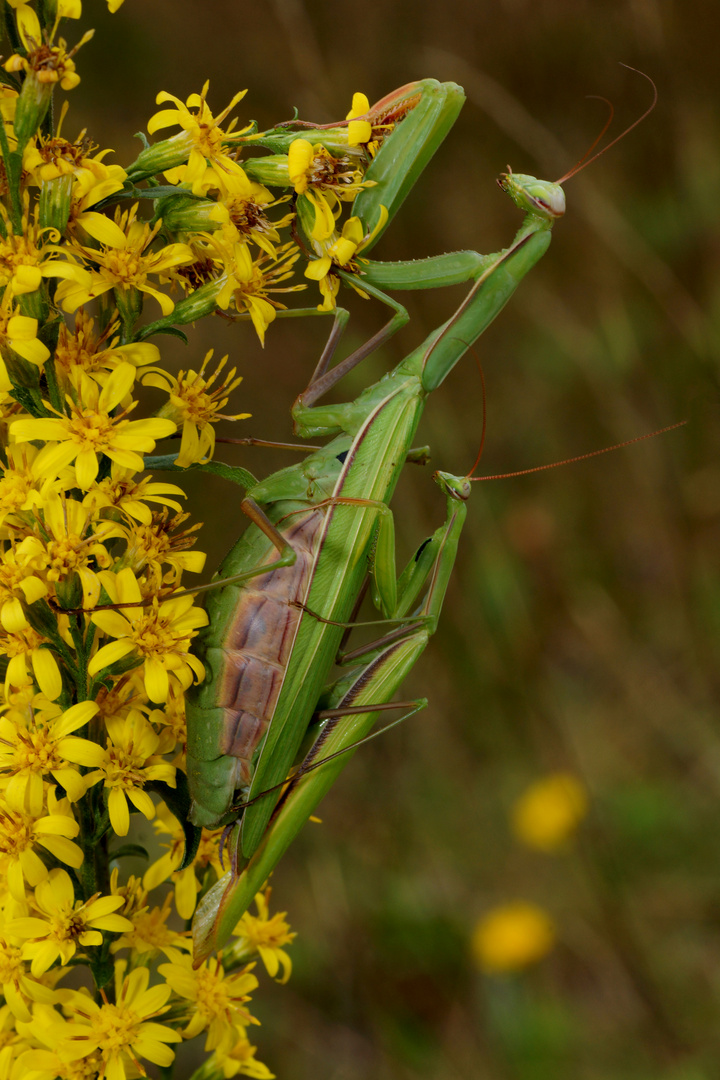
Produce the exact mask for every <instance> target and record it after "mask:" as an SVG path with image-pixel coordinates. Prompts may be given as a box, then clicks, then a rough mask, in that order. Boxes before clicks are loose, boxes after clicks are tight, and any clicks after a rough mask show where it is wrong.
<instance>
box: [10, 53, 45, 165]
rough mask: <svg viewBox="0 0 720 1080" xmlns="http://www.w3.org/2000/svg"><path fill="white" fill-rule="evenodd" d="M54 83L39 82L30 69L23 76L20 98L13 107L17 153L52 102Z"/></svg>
mask: <svg viewBox="0 0 720 1080" xmlns="http://www.w3.org/2000/svg"><path fill="white" fill-rule="evenodd" d="M54 86H55V83H53V82H40V80H39V79H38V77H37V74H36V72H35V71H33V70H32V68H31V69H30V70H29V71H28V73H27V75H26V76H25V81H24V82H23V85H22V90H21V91H20V96H19V98H18V100H17V105H16V106H15V119H14V121H13V129H14V131H15V137H16V138H17V141H18V153H20V152H22V151H23V150H24V149H25V145H26V143H27V141H28V139H30V138H31V137H32V136H33V135H34V134H35V132H36V131H37V130H38V128H39V127H40V125H41V124H42V122H43V120H44V118H45V113H46V112H47V111H48V108H49V106H50V102H51V100H52V92H53V87H54Z"/></svg>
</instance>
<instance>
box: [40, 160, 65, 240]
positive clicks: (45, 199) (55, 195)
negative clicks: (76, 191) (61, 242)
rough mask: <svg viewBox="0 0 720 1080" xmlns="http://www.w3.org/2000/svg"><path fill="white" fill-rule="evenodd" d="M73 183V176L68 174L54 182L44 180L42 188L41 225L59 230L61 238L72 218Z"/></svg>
mask: <svg viewBox="0 0 720 1080" xmlns="http://www.w3.org/2000/svg"><path fill="white" fill-rule="evenodd" d="M73 181H74V177H73V174H72V173H68V174H67V176H58V177H56V178H55V179H54V180H43V182H42V185H41V187H40V211H39V223H40V225H41V226H42V227H43V228H47V227H48V226H49V227H50V228H52V229H57V231H58V233H59V234H60V236H62V234H63V233H64V232H65V227H66V225H67V223H68V219H69V217H70V206H71V204H72V189H73Z"/></svg>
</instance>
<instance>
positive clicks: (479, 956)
mask: <svg viewBox="0 0 720 1080" xmlns="http://www.w3.org/2000/svg"><path fill="white" fill-rule="evenodd" d="M555 937H556V934H555V926H554V924H553V921H552V919H551V918H550V916H549V915H548V914H547V912H546V911H544V910H543V909H542V908H541V907H538V906H537V904H531V903H528V901H526V900H515V901H512V902H511V903H509V904H501V905H499V906H498V907H495V908H491V910H490V911H488V912H487V914H485V915H483V917H482V918H481V919H480V921H479V922H478V923H477V925H476V927H475V930H474V931H473V934H472V938H471V950H472V955H473V959H474V960H475V963H476V964H477V966H478V967H479V968H481V969H482V970H483V971H487V972H504V971H519V970H520V969H521V968H524V967H527V966H528V965H529V964H534V963H535V962H536V961H538V960H541V959H542V958H543V956H546V955H547V953H549V952H550V950H551V949H552V947H553V945H554V944H555Z"/></svg>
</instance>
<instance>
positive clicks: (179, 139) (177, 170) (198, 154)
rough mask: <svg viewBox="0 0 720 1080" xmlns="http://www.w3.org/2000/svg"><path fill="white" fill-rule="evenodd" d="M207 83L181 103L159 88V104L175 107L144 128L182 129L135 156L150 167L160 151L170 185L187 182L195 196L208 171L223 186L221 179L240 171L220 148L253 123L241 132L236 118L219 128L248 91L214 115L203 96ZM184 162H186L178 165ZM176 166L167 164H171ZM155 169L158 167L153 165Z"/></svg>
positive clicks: (204, 186)
mask: <svg viewBox="0 0 720 1080" xmlns="http://www.w3.org/2000/svg"><path fill="white" fill-rule="evenodd" d="M209 87H210V83H209V82H206V83H205V85H204V86H203V88H202V91H201V93H200V94H190V96H189V97H188V98H187V99H186V101H185V102H184V103H183V102H182V101H181V100H180V98H177V97H175V96H174V95H173V94H168V93H167V92H166V91H164V90H163V91H161V92H160V93H159V94H158V96H157V97H156V99H155V100H156V102H157V104H158V105H161V104H163V103H164V102H166V101H170V102H173V103H174V105H175V108H174V109H162V110H161V111H160V112H157V113H155V115H154V116H151V117H150V119H149V120H148V125H147V129H148V132H149V133H150V134H151V135H154V134H155V132H156V131H160V130H161V129H162V128H167V127H175V126H176V125H177V126H179V127H181V128H182V129H183V130H182V132H181V133H179V134H177V135H173V136H172V137H171V138H170V139H167V140H166V141H165V143H162V144H160V146H154V147H150V149H149V150H146V151H144V152H143V153H142V154H141V155H140V157H139V158H138V160H137V162H136V165H137V166H140V167H142V165H143V163H145V161H146V159H147V165H148V167H150V168H152V166H151V161H153V154H154V156H156V157H157V156H158V154H162V155H164V156H165V158H166V161H167V164H164V165H162V166H161V167H163V168H164V169H165V170H166V176H167V178H168V180H169V182H170V183H171V184H187V185H189V186H190V188H191V190H192V191H193V193H194V194H196V195H203V194H204V193H205V191H206V190H207V188H208V186H209V185H208V183H207V179H208V178H207V173H208V172H209V171H211V172H212V174H213V180H214V182H215V183H216V184H217V185H223V186H224V178H225V177H226V176H227V177H228V178H229V179H230V180H232V179H233V178H234V177H235V176H236V175H237V174H238V173H242V172H243V170H242V168H241V166H240V165H239V164H238V163H237V161H235V160H234V159H233V158H231V157H230V156H229V155H228V154H227V153H226V152H225V150H224V149H223V143H224V142H226V141H228V139H238V138H240V137H241V136H242V135H243V134H244V132H246V131H249V130H250V128H251V127H252V125H248V126H247V127H245V128H243V130H242V131H239V132H233V128H234V126H235V123H236V121H235V120H233V121H231V123H230V125H229V127H228V128H227V130H226V131H223V129H222V128H221V127H220V124H221V123H222V122H223V121H224V120H225V118H226V117H227V116H228V114H229V113H230V112H231V111H232V109H234V108H235V106H236V105H237V103H238V101H241V100H242V98H244V97H245V94H246V93H247V90H240V91H239V92H238V93H237V94H235V96H234V97H233V98H232V100H231V101H230V104H229V105H228V106H227V107H226V108H225V109H223V111H222V112H221V113H220V114H219V115H218V116H216V117H214V116H213V114H212V112H211V111H210V109H209V107H208V104H207V101H206V97H207V92H208V89H209ZM184 161H186V162H187V164H184V165H180V164H179V163H180V162H184ZM171 163H172V164H174V165H175V166H176V167H174V168H171V167H169V166H170V164H171ZM152 171H153V172H155V171H157V166H156V167H155V168H152Z"/></svg>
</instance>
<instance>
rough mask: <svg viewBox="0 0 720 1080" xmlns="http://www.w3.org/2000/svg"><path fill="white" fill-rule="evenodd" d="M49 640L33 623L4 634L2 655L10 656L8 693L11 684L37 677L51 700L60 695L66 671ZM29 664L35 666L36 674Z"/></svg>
mask: <svg viewBox="0 0 720 1080" xmlns="http://www.w3.org/2000/svg"><path fill="white" fill-rule="evenodd" d="M47 644H48V642H47V641H46V639H45V638H44V637H42V635H41V634H38V633H37V631H36V630H33V629H32V628H31V627H28V628H27V629H26V630H18V631H16V632H15V633H8V632H7V631H5V632H4V633H3V634H0V656H7V657H8V659H9V662H8V666H7V671H6V672H5V696H6V697H8V695H9V693H10V687H11V686H16V687H21V686H30V685H32V683H33V680H34V681H35V682H36V683H37V685H38V687H39V688H40V690H41V691H42V693H43V694H45V696H46V697H48V698H49V699H50V701H55V699H56V698H58V697H60V694H61V693H62V675H61V674H60V668H59V667H58V662H57V660H56V659H55V656H54V654H53V653H52V652H51V651H50V650H49V649H47V648H45V647H44V646H45V645H47ZM28 667H31V668H32V675H31V674H30V671H29V670H28Z"/></svg>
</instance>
